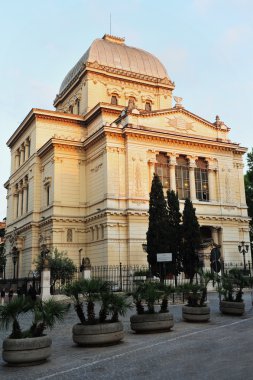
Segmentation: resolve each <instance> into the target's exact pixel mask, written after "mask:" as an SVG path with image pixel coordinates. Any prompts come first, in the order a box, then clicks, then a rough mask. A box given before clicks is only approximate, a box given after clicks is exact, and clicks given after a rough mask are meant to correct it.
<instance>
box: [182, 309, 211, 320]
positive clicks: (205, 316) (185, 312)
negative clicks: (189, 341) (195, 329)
mask: <svg viewBox="0 0 253 380" xmlns="http://www.w3.org/2000/svg"><path fill="white" fill-rule="evenodd" d="M182 317H183V319H184V320H185V321H187V322H207V321H209V319H210V307H209V306H196V307H192V306H187V305H185V306H183V308H182Z"/></svg>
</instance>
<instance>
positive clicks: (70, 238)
mask: <svg viewBox="0 0 253 380" xmlns="http://www.w3.org/2000/svg"><path fill="white" fill-rule="evenodd" d="M72 241H73V230H72V229H71V228H68V229H67V242H68V243H71V242H72Z"/></svg>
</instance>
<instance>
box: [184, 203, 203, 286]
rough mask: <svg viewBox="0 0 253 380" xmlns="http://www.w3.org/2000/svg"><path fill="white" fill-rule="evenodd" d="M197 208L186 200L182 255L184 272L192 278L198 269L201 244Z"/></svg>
mask: <svg viewBox="0 0 253 380" xmlns="http://www.w3.org/2000/svg"><path fill="white" fill-rule="evenodd" d="M195 210H196V209H195V208H194V207H193V205H192V202H191V201H190V200H189V199H186V200H185V205H184V211H183V225H182V235H183V243H182V255H183V267H184V272H185V273H186V274H187V275H188V277H189V278H190V281H191V282H192V279H193V277H194V274H195V273H196V271H197V270H198V264H199V259H198V254H197V250H198V248H199V246H200V242H201V239H200V227H199V223H198V219H197V216H196V213H195Z"/></svg>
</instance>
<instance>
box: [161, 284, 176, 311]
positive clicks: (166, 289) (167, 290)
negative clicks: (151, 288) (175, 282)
mask: <svg viewBox="0 0 253 380" xmlns="http://www.w3.org/2000/svg"><path fill="white" fill-rule="evenodd" d="M158 289H159V290H160V291H162V293H163V296H162V303H161V309H160V313H167V312H168V311H169V309H168V303H169V295H170V294H172V293H173V292H174V291H175V287H174V286H172V285H165V284H158Z"/></svg>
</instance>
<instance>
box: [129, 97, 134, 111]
mask: <svg viewBox="0 0 253 380" xmlns="http://www.w3.org/2000/svg"><path fill="white" fill-rule="evenodd" d="M134 107H135V98H134V97H133V96H130V98H129V99H128V108H129V109H133V108H134Z"/></svg>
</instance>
